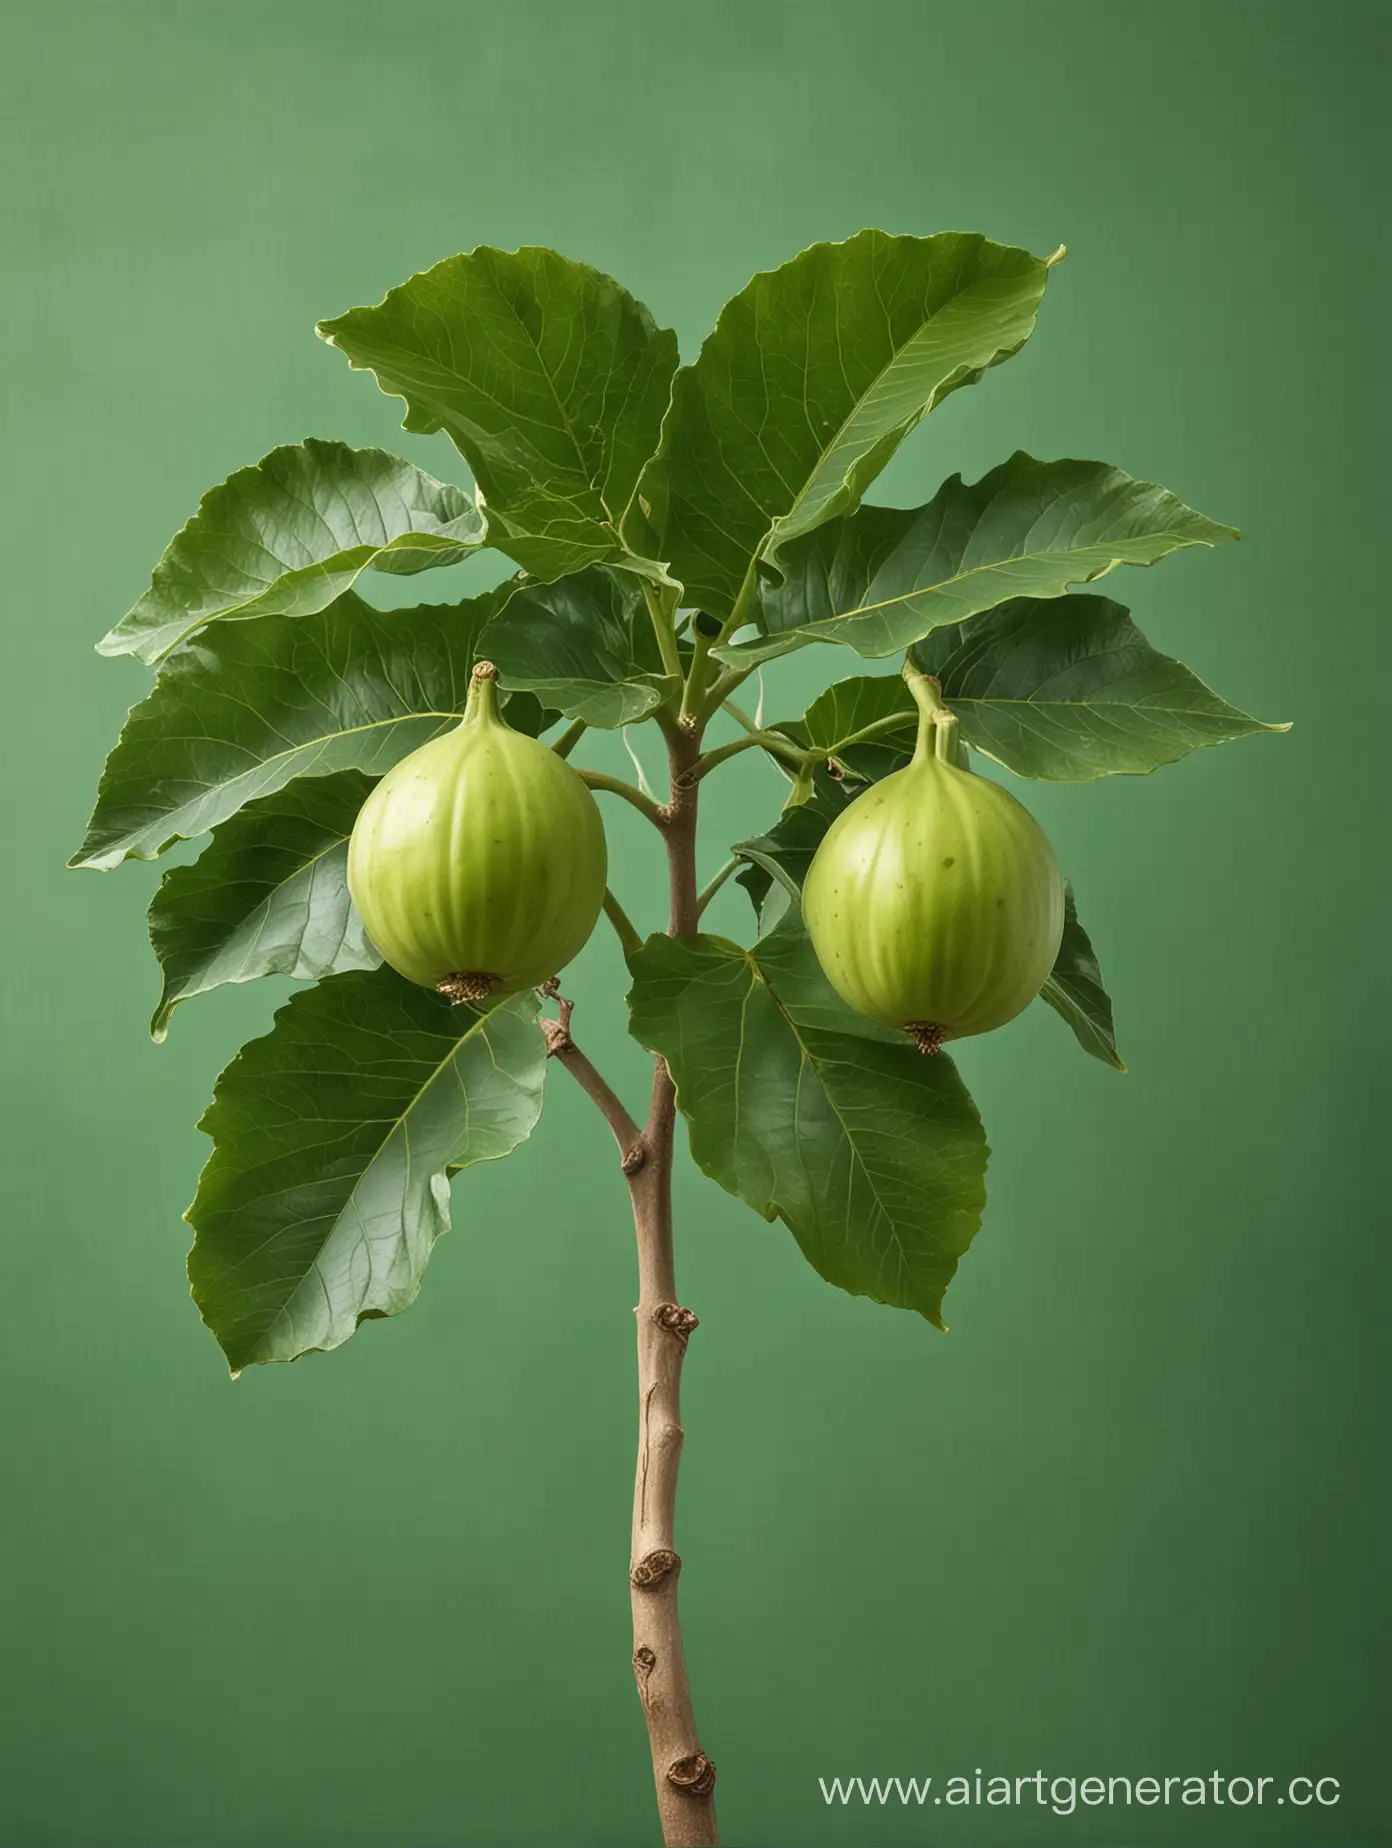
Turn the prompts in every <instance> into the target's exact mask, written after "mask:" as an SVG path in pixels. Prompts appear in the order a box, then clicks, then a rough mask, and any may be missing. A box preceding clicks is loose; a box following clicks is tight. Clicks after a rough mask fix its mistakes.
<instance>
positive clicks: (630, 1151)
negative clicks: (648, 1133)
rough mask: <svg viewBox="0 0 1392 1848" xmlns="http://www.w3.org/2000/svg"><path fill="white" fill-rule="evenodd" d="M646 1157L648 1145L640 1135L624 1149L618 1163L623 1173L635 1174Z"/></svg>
mask: <svg viewBox="0 0 1392 1848" xmlns="http://www.w3.org/2000/svg"><path fill="white" fill-rule="evenodd" d="M647 1159H648V1145H647V1143H646V1142H644V1140H643V1138H642V1137H641V1136H640V1137H639V1138H638V1140H637V1141H636V1142H634V1143H632V1144H630V1146H629V1147H628V1148H626V1149H625V1150H624V1152H623V1160H622V1161H621V1162H620V1163H619V1166H620V1168H622V1170H623V1172H624V1173H625V1174H637V1172H638V1170H639V1169H640V1168H641V1167H642V1166H643V1163H644V1162H645V1161H646V1160H647Z"/></svg>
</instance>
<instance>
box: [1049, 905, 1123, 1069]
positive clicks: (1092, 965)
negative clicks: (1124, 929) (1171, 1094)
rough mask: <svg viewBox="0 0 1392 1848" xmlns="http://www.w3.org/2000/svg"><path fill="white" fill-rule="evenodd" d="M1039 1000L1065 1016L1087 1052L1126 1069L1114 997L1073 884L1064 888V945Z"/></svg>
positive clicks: (1107, 1062)
mask: <svg viewBox="0 0 1392 1848" xmlns="http://www.w3.org/2000/svg"><path fill="white" fill-rule="evenodd" d="M1039 998H1040V1000H1041V1001H1047V1002H1048V1003H1049V1006H1050V1007H1051V1008H1053V1010H1054V1011H1055V1013H1057V1014H1061V1015H1062V1016H1063V1018H1064V1019H1065V1020H1066V1021H1067V1022H1068V1024H1069V1026H1070V1027H1071V1028H1072V1029H1073V1033H1074V1036H1075V1037H1076V1039H1077V1041H1078V1044H1079V1045H1080V1046H1081V1047H1082V1049H1083V1051H1084V1052H1090V1053H1091V1054H1092V1056H1093V1058H1094V1059H1101V1061H1102V1062H1103V1064H1104V1065H1111V1066H1113V1067H1115V1069H1116V1070H1117V1071H1119V1072H1124V1071H1125V1070H1126V1067H1125V1065H1123V1063H1122V1061H1121V1057H1120V1055H1119V1054H1118V1052H1117V1043H1116V1028H1115V1026H1114V1024H1113V1021H1112V1001H1111V996H1110V995H1109V994H1108V993H1107V990H1106V989H1105V988H1104V987H1103V985H1102V971H1101V970H1100V969H1099V968H1098V966H1097V956H1096V954H1095V952H1094V950H1093V947H1092V941H1091V939H1090V938H1089V936H1088V934H1087V932H1086V931H1085V930H1084V929H1083V927H1082V925H1081V924H1080V923H1079V922H1078V907H1077V905H1076V903H1075V902H1074V898H1073V888H1072V886H1070V885H1065V886H1064V888H1063V942H1062V943H1061V944H1060V945H1059V953H1058V960H1057V962H1056V963H1055V964H1054V967H1053V973H1052V974H1051V975H1050V977H1049V979H1048V981H1047V982H1045V984H1044V986H1043V988H1042V989H1041V990H1040V991H1039Z"/></svg>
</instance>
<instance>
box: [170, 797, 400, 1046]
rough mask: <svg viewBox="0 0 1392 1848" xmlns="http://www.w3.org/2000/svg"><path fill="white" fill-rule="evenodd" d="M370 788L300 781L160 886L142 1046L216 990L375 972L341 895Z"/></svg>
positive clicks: (368, 946)
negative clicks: (155, 987) (181, 1010)
mask: <svg viewBox="0 0 1392 1848" xmlns="http://www.w3.org/2000/svg"><path fill="white" fill-rule="evenodd" d="M372 786H373V785H372V778H371V777H367V776H364V775H363V774H362V773H361V771H358V770H341V771H339V773H338V775H337V776H311V777H301V778H300V779H299V780H298V781H297V782H294V783H291V784H289V785H288V786H287V787H286V788H284V789H281V790H278V791H277V792H276V793H275V794H274V795H270V796H263V797H262V798H261V800H260V801H259V802H252V803H249V804H248V805H247V807H246V808H244V809H243V810H242V811H241V812H240V813H239V814H237V815H234V816H233V817H232V819H231V820H230V821H225V822H223V823H222V825H221V826H220V827H217V828H215V829H214V830H213V837H212V840H211V841H210V842H209V844H208V846H207V847H205V848H204V850H203V852H202V853H201V854H200V856H199V857H198V859H197V860H196V861H195V862H194V864H193V865H192V866H176V867H172V868H171V869H170V871H169V872H167V873H166V874H165V876H164V879H163V881H162V883H161V885H160V888H159V891H158V892H157V893H156V894H155V897H154V900H153V902H152V903H151V905H150V942H151V944H152V946H153V948H154V952H155V955H156V957H157V958H158V960H159V963H160V967H161V969H162V970H163V972H164V991H163V993H162V994H161V996H160V1000H159V1005H158V1007H157V1008H156V1009H155V1013H154V1018H153V1019H152V1020H151V1022H150V1037H151V1038H152V1039H154V1040H162V1039H164V1037H165V1035H166V1034H167V1033H168V1031H169V1020H170V1016H171V1015H172V1014H173V1012H174V1009H175V1008H176V1007H177V1006H178V1005H179V1003H180V1002H181V1001H187V1000H189V999H190V998H191V997H192V996H194V995H202V994H207V993H208V991H209V990H210V989H213V988H219V987H221V986H222V985H223V984H224V983H226V982H250V981H253V980H255V979H256V978H257V977H258V976H263V975H288V976H293V977H294V978H295V979H297V980H299V981H317V980H318V979H319V978H320V977H321V976H325V975H335V974H338V973H339V972H341V971H342V970H345V969H375V968H376V967H377V966H378V964H379V963H380V962H381V960H382V959H381V957H380V956H379V955H378V954H377V951H376V950H375V949H374V948H373V945H372V943H371V942H370V941H369V939H368V936H367V933H366V931H365V930H364V929H363V924H362V919H361V918H360V917H359V916H358V914H357V911H356V909H355V908H354V905H353V901H352V899H351V898H350V896H349V893H348V839H349V836H350V835H351V834H352V831H353V823H354V822H355V821H356V820H357V817H358V810H359V809H360V808H361V807H362V805H363V803H364V802H365V801H366V800H367V797H368V794H369V792H370V791H371V789H372Z"/></svg>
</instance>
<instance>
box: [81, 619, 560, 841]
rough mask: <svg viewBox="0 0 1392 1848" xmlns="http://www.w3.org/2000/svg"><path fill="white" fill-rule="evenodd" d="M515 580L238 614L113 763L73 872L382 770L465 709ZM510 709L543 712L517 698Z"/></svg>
mask: <svg viewBox="0 0 1392 1848" xmlns="http://www.w3.org/2000/svg"><path fill="white" fill-rule="evenodd" d="M506 594H507V590H506V587H505V588H504V589H503V590H500V591H496V592H493V593H490V594H489V595H488V596H484V597H476V598H474V599H473V600H472V601H470V602H467V603H457V604H449V605H444V606H441V607H425V608H422V609H415V610H399V611H393V612H392V613H391V614H390V615H382V614H381V613H379V612H378V611H375V610H372V609H369V608H368V606H367V605H366V604H365V603H363V602H361V601H359V599H358V598H357V597H356V596H354V595H353V594H352V593H351V592H350V593H349V595H348V596H346V597H341V598H340V599H339V600H338V602H337V603H334V604H331V605H330V607H329V608H328V609H327V610H323V611H321V612H320V613H319V614H318V615H317V616H305V617H299V618H295V619H291V618H288V617H283V616H264V617H262V618H261V620H260V621H259V622H248V623H229V624H227V625H225V626H222V625H219V626H217V627H215V628H213V629H210V630H209V631H208V633H207V634H206V635H201V636H198V637H197V638H196V639H195V640H193V641H191V642H186V643H184V644H183V646H182V647H180V648H179V649H178V650H177V651H176V652H175V653H174V654H172V655H170V657H169V658H168V660H167V661H166V662H165V663H164V665H163V667H162V668H161V670H160V673H159V677H158V678H157V680H156V681H155V685H154V689H153V691H152V692H151V693H150V694H149V695H148V696H147V697H146V698H145V699H143V700H141V702H140V704H139V705H138V706H135V707H133V708H132V710H131V713H130V716H129V718H128V719H127V720H126V724H125V728H124V729H123V731H122V733H121V737H120V741H119V742H118V743H117V746H116V748H115V750H114V751H113V752H112V753H111V755H110V757H109V758H108V759H107V760H106V769H105V771H104V772H103V774H102V779H101V783H100V785H99V787H98V791H97V806H96V809H95V810H94V812H93V815H92V819H91V821H90V822H89V823H88V827H87V836H86V839H85V840H84V841H83V843H82V846H81V847H80V848H79V849H78V851H77V853H76V854H75V855H74V856H73V858H72V859H71V860H70V861H69V862H68V864H69V865H70V866H87V867H99V868H106V867H112V866H119V865H120V863H121V862H122V861H123V860H127V859H139V860H153V859H154V858H155V857H156V856H157V855H158V854H160V853H162V852H163V851H164V849H165V848H166V847H168V846H169V845H170V843H171V842H172V841H175V840H179V839H191V838H192V837H193V836H195V835H199V834H204V833H206V832H207V830H208V829H209V828H214V827H216V826H217V824H218V823H219V822H221V821H226V820H227V818H228V816H229V815H235V814H236V812H237V811H238V809H241V808H244V807H245V806H246V804H247V803H248V802H254V801H255V800H256V799H257V797H259V796H266V795H270V794H271V792H272V791H274V790H277V789H283V788H284V787H285V785H286V784H287V783H289V782H291V781H292V780H293V779H294V778H295V777H299V776H327V775H329V774H331V773H332V772H334V771H337V770H361V771H363V772H365V773H366V774H367V775H369V776H380V775H381V774H382V772H383V771H384V770H389V769H390V768H391V766H392V765H393V764H394V763H396V762H397V761H398V759H400V758H402V757H405V756H406V754H407V753H408V752H409V751H414V750H415V749H416V748H417V747H418V746H419V745H422V744H425V743H426V742H427V741H428V740H429V739H431V738H434V737H437V736H438V735H439V733H440V732H442V731H446V730H448V729H449V727H450V726H451V725H453V724H454V723H455V722H456V720H457V719H458V717H459V715H460V714H461V713H462V712H463V710H464V701H465V699H466V697H467V695H468V689H469V675H470V672H471V671H472V668H473V664H474V660H475V658H476V653H477V639H478V636H479V634H480V632H481V631H482V629H483V627H484V624H485V623H486V622H487V621H488V619H489V618H490V617H491V616H492V615H493V614H494V613H495V611H496V610H497V609H498V608H499V607H500V606H501V603H502V601H503V599H504V597H505V596H506ZM508 717H509V720H510V722H511V723H513V724H514V725H516V726H518V727H519V729H531V728H534V727H535V725H536V724H537V723H538V721H539V719H540V711H539V709H538V708H537V707H536V704H535V702H534V701H531V702H529V701H527V699H526V696H525V695H514V703H512V704H510V705H509V708H508Z"/></svg>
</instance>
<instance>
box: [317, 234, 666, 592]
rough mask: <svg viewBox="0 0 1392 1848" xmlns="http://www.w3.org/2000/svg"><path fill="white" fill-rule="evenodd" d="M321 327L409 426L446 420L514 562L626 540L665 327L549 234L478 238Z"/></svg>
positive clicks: (619, 551)
mask: <svg viewBox="0 0 1392 1848" xmlns="http://www.w3.org/2000/svg"><path fill="white" fill-rule="evenodd" d="M319 332H320V334H321V335H322V337H323V338H324V339H325V340H327V341H329V342H330V343H331V344H332V345H334V346H336V347H338V348H340V350H341V351H342V352H344V353H345V354H346V355H347V357H348V361H349V364H350V365H352V366H353V367H354V368H355V369H357V370H363V371H371V372H373V373H374V374H375V375H376V378H377V383H378V384H379V385H380V386H381V388H382V390H383V391H384V392H388V393H390V394H391V395H392V396H393V397H397V398H402V399H404V400H405V403H406V417H405V427H406V429H408V430H413V431H416V432H418V433H421V434H424V435H430V434H431V433H433V432H435V431H437V430H443V431H444V432H445V434H446V435H447V436H449V438H450V439H451V441H452V442H453V443H454V445H455V447H456V448H457V449H458V450H459V451H460V453H461V454H462V455H463V456H464V457H465V459H466V460H467V462H468V464H469V467H470V468H471V469H472V470H473V473H474V478H475V480H476V481H477V482H478V485H479V488H480V490H481V491H482V495H483V498H484V500H485V503H486V505H487V509H488V521H489V542H490V544H493V545H496V546H498V547H499V548H500V549H501V550H502V551H504V552H506V553H507V554H508V556H509V557H511V558H513V559H515V560H516V561H517V563H518V564H519V565H521V566H522V567H523V569H524V570H527V571H530V572H532V573H533V574H534V575H535V576H537V577H540V578H557V577H561V576H563V575H564V574H565V573H566V572H569V571H579V570H581V569H583V567H584V566H586V565H591V564H600V563H602V562H604V561H605V560H612V559H614V558H616V557H622V556H624V548H623V546H622V543H621V541H620V538H619V529H620V526H621V525H622V523H623V520H624V516H625V514H626V513H627V510H628V507H629V503H630V501H631V500H632V497H633V491H634V486H635V484H636V482H637V480H638V475H639V471H640V470H641V469H642V467H643V464H644V463H645V462H646V461H647V459H648V457H649V456H651V455H652V453H653V451H654V450H655V449H656V447H657V440H658V432H659V428H660V426H661V423H662V416H663V413H664V412H665V410H666V409H667V401H668V395H669V391H670V387H671V379H672V374H673V372H674V371H675V370H676V365H677V337H676V335H675V334H674V333H671V332H670V331H668V330H666V329H661V328H658V327H657V326H656V325H655V324H654V322H653V318H652V316H651V315H650V314H649V313H648V311H647V309H646V308H645V307H644V306H643V305H642V303H641V302H637V301H635V300H634V299H633V297H632V296H631V295H629V294H628V293H627V292H626V291H625V290H623V289H621V288H620V287H619V285H618V284H617V283H616V282H614V281H613V280H612V278H610V277H608V276H604V275H601V274H600V272H599V271H598V270H593V269H590V268H589V266H588V265H586V264H583V263H572V262H570V261H569V260H568V259H567V258H565V257H560V256H557V254H556V253H555V251H553V250H541V249H537V248H524V249H522V250H517V251H505V250H492V249H489V248H487V247H486V246H484V247H481V248H480V249H478V250H474V251H471V252H469V254H468V255H466V256H459V257H449V258H447V259H446V261H445V262H443V263H437V264H436V265H435V267H434V268H433V269H429V270H426V271H425V272H424V273H423V274H421V275H418V276H413V277H412V278H411V280H410V281H409V282H406V283H403V284H402V285H401V287H400V288H397V289H392V290H391V291H390V293H389V294H388V295H387V296H386V297H385V298H384V299H383V300H382V301H381V302H380V303H378V305H377V306H376V307H375V308H354V309H351V310H350V311H349V312H348V313H347V314H344V315H340V316H339V317H338V318H337V319H336V320H332V321H323V322H321V323H320V325H319Z"/></svg>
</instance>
